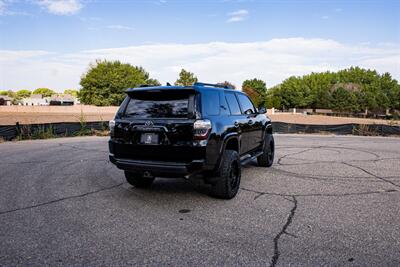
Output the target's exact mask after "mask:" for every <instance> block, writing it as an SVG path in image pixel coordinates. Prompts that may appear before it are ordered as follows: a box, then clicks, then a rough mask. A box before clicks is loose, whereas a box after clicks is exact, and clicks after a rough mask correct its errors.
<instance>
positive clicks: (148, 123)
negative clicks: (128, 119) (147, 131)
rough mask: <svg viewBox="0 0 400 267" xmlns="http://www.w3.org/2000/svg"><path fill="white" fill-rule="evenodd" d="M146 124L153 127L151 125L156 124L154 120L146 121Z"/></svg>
mask: <svg viewBox="0 0 400 267" xmlns="http://www.w3.org/2000/svg"><path fill="white" fill-rule="evenodd" d="M144 125H145V126H147V127H151V126H153V125H154V123H153V122H152V121H146V122H145V123H144Z"/></svg>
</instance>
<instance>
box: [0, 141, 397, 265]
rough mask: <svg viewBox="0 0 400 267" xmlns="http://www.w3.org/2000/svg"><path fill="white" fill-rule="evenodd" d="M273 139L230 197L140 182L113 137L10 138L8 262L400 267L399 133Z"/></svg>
mask: <svg viewBox="0 0 400 267" xmlns="http://www.w3.org/2000/svg"><path fill="white" fill-rule="evenodd" d="M275 140H276V158H275V163H274V165H273V166H272V167H271V168H264V167H257V166H256V164H255V163H251V164H249V165H247V166H245V167H243V171H242V184H241V189H240V191H239V193H238V195H237V196H236V198H234V199H232V200H219V199H214V198H212V197H210V196H209V195H208V193H209V189H210V188H209V186H207V185H205V184H203V183H202V181H201V180H195V179H194V180H190V181H186V180H184V179H156V181H155V183H154V184H153V186H152V187H151V188H150V189H136V188H133V187H132V186H130V185H129V184H127V183H126V182H125V179H124V175H123V172H122V171H121V170H118V169H117V168H116V167H114V166H113V165H112V164H111V163H110V162H109V161H108V148H107V138H105V137H82V138H81V137H77V138H60V139H51V140H38V141H21V142H7V143H3V144H0V266H44V265H46V266H126V265H140V266H235V265H246V266H275V265H276V266H289V265H290V266H399V265H400V138H384V137H355V136H318V135H275Z"/></svg>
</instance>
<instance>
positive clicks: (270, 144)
mask: <svg viewBox="0 0 400 267" xmlns="http://www.w3.org/2000/svg"><path fill="white" fill-rule="evenodd" d="M262 149H263V153H262V155H260V156H258V157H257V163H258V165H259V166H261V167H271V166H272V164H273V163H274V156H275V141H274V137H273V136H272V134H266V135H265V138H264V144H263V148H262Z"/></svg>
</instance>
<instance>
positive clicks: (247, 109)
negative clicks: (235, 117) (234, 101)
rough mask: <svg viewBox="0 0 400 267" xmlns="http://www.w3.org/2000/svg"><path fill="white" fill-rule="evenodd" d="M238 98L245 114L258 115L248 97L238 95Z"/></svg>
mask: <svg viewBox="0 0 400 267" xmlns="http://www.w3.org/2000/svg"><path fill="white" fill-rule="evenodd" d="M238 98H239V102H240V106H241V107H242V110H243V113H244V114H246V115H249V114H254V113H256V111H255V108H254V105H253V103H251V101H250V99H249V98H248V97H247V96H246V95H242V94H238Z"/></svg>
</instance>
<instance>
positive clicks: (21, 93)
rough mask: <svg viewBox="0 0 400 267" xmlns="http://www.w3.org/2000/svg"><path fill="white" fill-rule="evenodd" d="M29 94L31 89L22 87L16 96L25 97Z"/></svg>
mask: <svg viewBox="0 0 400 267" xmlns="http://www.w3.org/2000/svg"><path fill="white" fill-rule="evenodd" d="M31 94H32V92H31V91H29V90H26V89H22V90H19V91H17V98H19V99H22V98H27V97H30V96H31Z"/></svg>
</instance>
